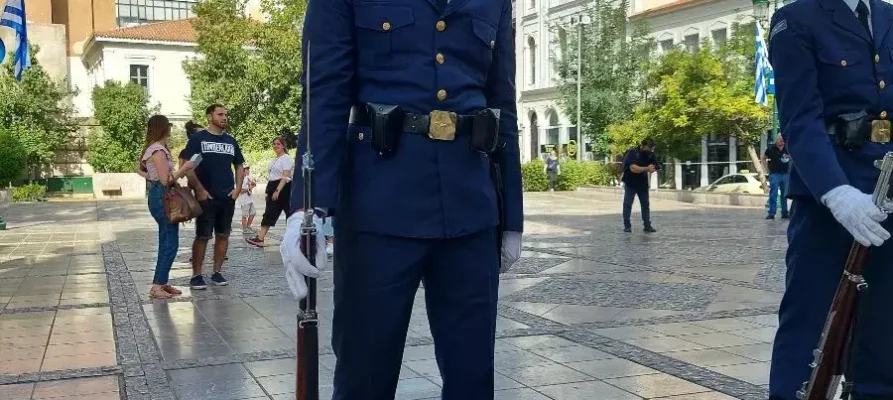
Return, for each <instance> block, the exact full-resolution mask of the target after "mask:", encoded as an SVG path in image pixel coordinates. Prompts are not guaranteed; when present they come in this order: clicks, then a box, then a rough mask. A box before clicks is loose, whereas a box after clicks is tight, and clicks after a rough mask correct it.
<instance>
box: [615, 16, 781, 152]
mask: <svg viewBox="0 0 893 400" xmlns="http://www.w3.org/2000/svg"><path fill="white" fill-rule="evenodd" d="M732 30H733V34H732V40H730V41H728V42H726V43H723V44H721V45H720V46H718V48H716V49H714V46H713V45H712V44H711V43H710V42H709V41H704V42H702V43H701V45H700V46H699V47H698V48H697V49H682V48H676V49H673V50H671V51H670V52H668V53H666V54H664V55H663V56H662V57H661V58H660V61H659V63H658V64H657V66H656V67H655V68H654V69H652V70H651V71H650V73H649V75H648V78H647V80H646V81H647V85H648V87H650V88H652V91H653V93H652V94H651V95H650V96H649V97H648V98H647V100H646V101H645V102H644V103H642V104H641V105H640V106H639V107H638V108H637V109H636V111H635V113H634V116H633V118H631V119H629V120H628V121H620V122H618V123H615V124H613V125H612V126H610V127H609V128H608V131H609V136H610V142H611V146H610V147H611V152H612V153H614V154H620V153H622V152H624V151H625V150H627V149H629V148H631V147H633V146H635V145H636V144H638V142H639V141H640V140H641V139H643V138H644V137H646V136H649V137H651V138H653V139H655V140H656V141H657V142H658V144H659V146H660V148H661V153H662V154H663V155H665V156H668V157H673V158H678V159H681V160H686V159H692V158H695V157H697V156H698V155H699V154H700V152H701V138H702V137H703V136H704V135H709V134H718V135H726V136H735V137H736V138H737V139H738V141H739V143H741V144H744V145H752V144H753V143H756V142H759V139H760V135H761V134H762V133H763V132H764V131H765V129H766V128H767V127H768V126H769V122H770V121H769V116H770V114H769V110H768V109H766V108H765V107H763V106H761V105H759V104H756V103H755V102H754V99H753V87H754V78H753V76H751V75H752V74H750V73H749V68H752V67H753V53H754V50H753V48H754V46H753V43H752V39H750V43H748V39H747V38H748V37H750V38H752V35H751V34H750V33H749V32H753V25H752V24H747V25H735V26H733V29H732Z"/></svg>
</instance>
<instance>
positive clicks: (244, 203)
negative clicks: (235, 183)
mask: <svg viewBox="0 0 893 400" xmlns="http://www.w3.org/2000/svg"><path fill="white" fill-rule="evenodd" d="M243 167H244V168H245V178H244V179H242V189H241V193H239V198H238V199H236V203H237V204H236V205H238V206H240V207H241V208H242V234H243V235H246V236H247V235H250V234H252V233H254V232H253V231H252V229H251V224H252V223H253V222H254V216H255V215H256V214H257V211H255V209H254V199H253V198H251V191H252V190H254V188H255V187H256V186H257V182H255V181H254V179H251V176H250V175H251V167H250V166H249V165H248V164H243Z"/></svg>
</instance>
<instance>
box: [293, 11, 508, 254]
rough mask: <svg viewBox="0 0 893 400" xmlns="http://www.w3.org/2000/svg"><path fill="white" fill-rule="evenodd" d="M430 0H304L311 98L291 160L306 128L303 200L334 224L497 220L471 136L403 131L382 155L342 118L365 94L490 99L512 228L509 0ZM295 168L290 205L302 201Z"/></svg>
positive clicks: (402, 226)
mask: <svg viewBox="0 0 893 400" xmlns="http://www.w3.org/2000/svg"><path fill="white" fill-rule="evenodd" d="M435 3H436V2H435V0H309V1H308V6H307V14H306V19H305V22H304V36H303V40H304V57H305V59H304V66H305V69H306V68H308V65H309V68H310V74H309V76H310V78H309V81H308V82H304V84H305V91H306V90H308V88H309V91H310V92H309V94H308V95H307V96H306V97H308V101H309V108H308V107H307V104H306V103H305V114H304V115H305V119H304V122H305V124H304V126H302V128H301V135H300V137H299V141H298V142H299V148H298V154H297V157H298V160H299V162H298V165H300V158H301V157H302V155H303V154H304V150H305V149H304V147H305V142H306V136H305V135H307V132H308V128H309V132H310V140H311V149H312V154H313V156H314V161H315V170H314V176H313V180H312V182H313V187H312V193H313V202H314V203H313V206H314V207H324V208H328V209H330V210H332V209H334V210H335V215H336V218H338V221H339V222H338V225H339V226H341V224H342V223H344V224H345V226H347V227H349V229H351V230H357V231H366V232H372V233H379V234H386V235H396V236H406V237H425V238H442V237H454V236H459V235H464V234H470V233H474V232H477V231H480V230H482V229H486V228H489V227H492V226H495V225H496V224H497V221H498V210H497V205H496V204H497V202H496V192H495V190H494V186H493V184H492V182H491V178H490V169H489V163H490V159H489V157H490V156H488V155H486V154H482V153H478V152H475V151H474V150H472V149H471V143H470V137H468V136H467V135H465V136H457V137H456V139H455V140H454V141H449V142H447V141H434V140H431V139H429V138H428V137H426V136H421V135H415V134H408V133H407V134H403V135H402V137H401V138H400V145H399V149H398V150H397V152H396V154H394V155H393V156H391V157H390V158H382V157H379V156H378V155H377V154H376V153H375V152H374V151H373V150H372V147H371V143H370V141H369V128H368V127H365V126H355V125H352V124H350V125H349V124H348V121H349V118H348V117H349V111H350V108H351V106H354V105H362V104H364V103H365V102H374V103H383V104H393V105H399V106H401V107H403V109H404V110H405V111H406V112H409V113H417V114H427V113H429V112H431V111H432V110H444V111H452V112H456V113H458V114H472V113H473V112H475V111H478V110H481V109H483V108H498V109H500V110H501V120H500V132H499V135H500V139H501V142H503V143H504V146H502V147H501V150H500V151H498V152H497V153H496V154H494V155H493V157H496V160H497V162H498V164H499V166H500V168H501V170H502V175H503V180H504V184H505V192H506V196H505V201H504V209H503V211H504V213H505V223H504V225H503V230H506V231H518V232H520V231H522V229H523V223H522V221H523V211H522V196H521V169H520V151H519V148H518V146H519V145H518V123H517V110H516V103H515V86H514V81H515V48H514V38H513V34H512V28H511V25H512V8H511V7H512V5H511V1H510V0H451V1H450V3H449V5H448V6H447V8H446V9H445V10H443V12H439V11H438V10H437V8H436V7H435ZM308 47H309V51H308ZM308 52H309V53H310V55H309V59H308V56H307V53H308ZM302 79H303V78H302ZM308 119H309V126H308V125H307V123H306V122H307V120H308ZM299 178H300V175H299V174H296V179H295V181H296V182H295V184H294V185H293V192H292V196H291V199H292V200H291V201H292V207H294V208H302V207H303V194H304V188H303V184H302V182H300V179H299Z"/></svg>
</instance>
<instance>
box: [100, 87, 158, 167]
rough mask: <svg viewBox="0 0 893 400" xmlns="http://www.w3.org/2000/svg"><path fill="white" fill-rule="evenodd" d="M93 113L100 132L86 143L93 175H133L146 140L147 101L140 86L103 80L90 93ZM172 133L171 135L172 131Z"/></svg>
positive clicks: (148, 113) (148, 110)
mask: <svg viewBox="0 0 893 400" xmlns="http://www.w3.org/2000/svg"><path fill="white" fill-rule="evenodd" d="M92 100H93V110H94V111H93V114H94V115H95V117H96V121H97V122H98V123H99V126H100V127H101V129H98V130H94V131H93V132H91V134H90V137H89V138H88V140H87V145H88V147H89V149H90V152H89V153H88V154H87V162H89V163H90V166H92V167H93V169H94V170H95V171H96V172H133V170H134V169H135V168H136V161H137V159H139V157H140V156H141V154H140V150H141V149H142V148H143V142H144V141H145V140H146V121H148V120H149V115H150V114H151V113H152V112H154V111H156V110H154V109H152V110H150V109H149V106H148V103H149V98H148V95H147V94H146V91H145V90H144V89H143V87H142V86H140V85H137V84H135V83H127V84H122V83H119V82H117V81H106V82H105V85H104V86H102V87H99V86H97V87H95V88H94V89H93V94H92ZM172 133H173V132H172Z"/></svg>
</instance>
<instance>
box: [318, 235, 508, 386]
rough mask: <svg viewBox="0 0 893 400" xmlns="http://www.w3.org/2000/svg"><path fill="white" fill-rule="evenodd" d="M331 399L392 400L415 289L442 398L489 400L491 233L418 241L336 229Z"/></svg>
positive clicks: (495, 266)
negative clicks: (421, 301) (429, 335)
mask: <svg viewBox="0 0 893 400" xmlns="http://www.w3.org/2000/svg"><path fill="white" fill-rule="evenodd" d="M338 228H339V227H336V234H337V236H338V245H337V246H335V267H334V277H335V293H334V296H335V312H334V321H333V326H332V347H333V348H334V351H335V355H336V357H337V362H336V365H335V382H334V383H335V395H334V397H333V398H334V399H335V400H392V399H394V395H395V391H396V388H397V380H398V377H399V376H400V368H401V366H402V361H403V347H404V344H405V341H406V332H407V329H408V326H409V321H410V316H411V314H412V305H413V301H414V300H415V297H416V293H417V291H418V289H419V283H420V282H424V292H425V303H426V306H427V313H428V320H429V323H430V326H431V333H432V335H433V337H434V346H435V355H436V357H437V365H438V367H439V369H440V374H441V376H442V377H443V391H442V396H443V397H442V398H443V399H445V400H491V399H493V396H494V394H493V379H494V361H493V353H494V346H495V335H496V333H495V332H496V302H497V290H498V286H499V259H498V253H497V243H496V232H495V230H493V229H487V230H485V231H481V232H478V233H475V234H471V235H467V236H462V237H457V238H450V239H414V238H401V237H393V236H382V235H376V234H368V233H358V232H351V231H346V230H344V229H338Z"/></svg>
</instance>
